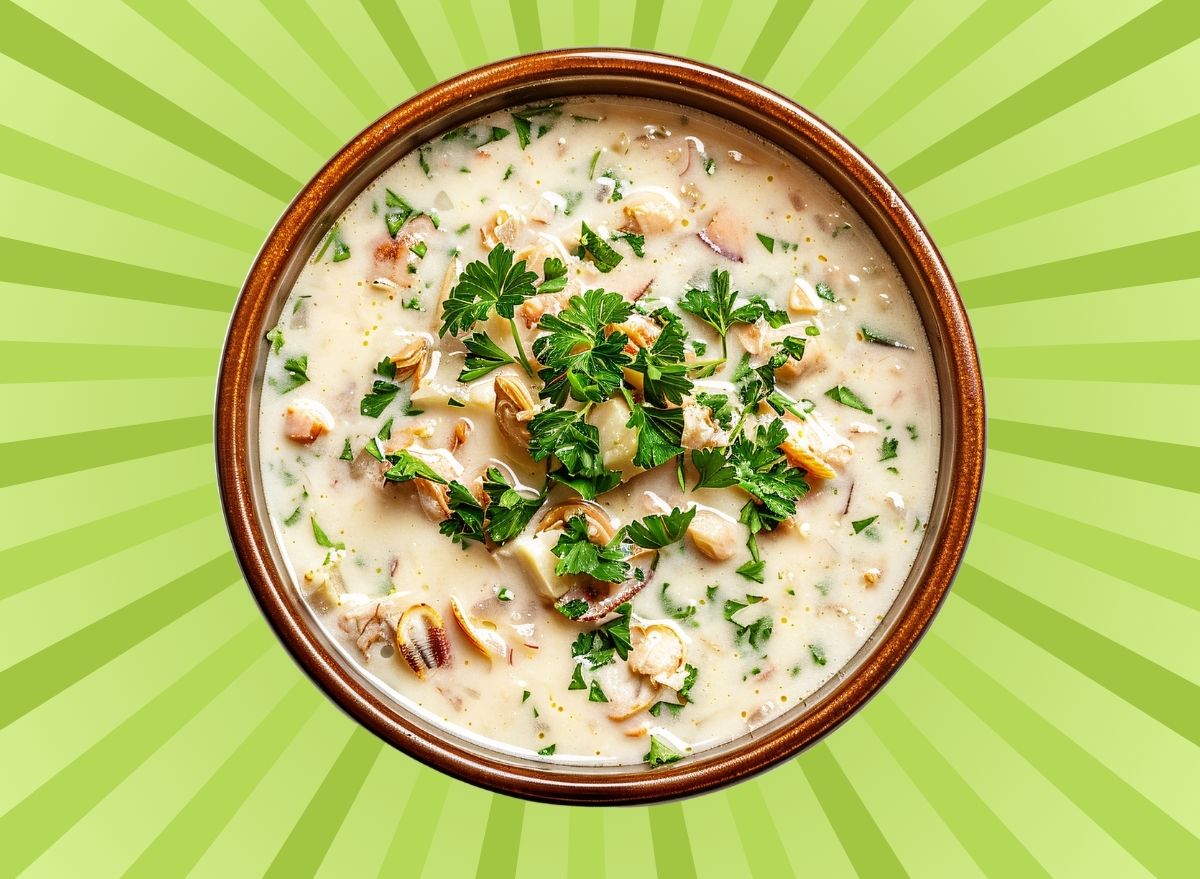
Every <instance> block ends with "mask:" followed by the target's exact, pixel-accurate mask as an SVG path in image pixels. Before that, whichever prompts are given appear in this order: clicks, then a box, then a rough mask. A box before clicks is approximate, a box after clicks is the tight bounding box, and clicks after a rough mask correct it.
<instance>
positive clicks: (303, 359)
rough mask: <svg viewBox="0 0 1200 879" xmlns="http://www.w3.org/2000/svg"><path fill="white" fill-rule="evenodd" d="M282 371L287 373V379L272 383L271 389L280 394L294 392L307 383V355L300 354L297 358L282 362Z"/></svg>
mask: <svg viewBox="0 0 1200 879" xmlns="http://www.w3.org/2000/svg"><path fill="white" fill-rule="evenodd" d="M283 371H284V372H286V373H287V379H286V380H285V381H280V382H272V387H274V388H275V390H277V391H279V393H281V394H287V393H290V392H291V391H294V390H296V388H298V387H300V386H301V385H303V384H307V383H308V355H307V354H301V355H300V356H299V357H289V358H288V359H287V360H285V361H284V362H283Z"/></svg>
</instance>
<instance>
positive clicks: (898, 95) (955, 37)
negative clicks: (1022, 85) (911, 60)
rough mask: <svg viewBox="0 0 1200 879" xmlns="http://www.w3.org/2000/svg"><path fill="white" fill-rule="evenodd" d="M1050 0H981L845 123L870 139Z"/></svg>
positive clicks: (853, 134)
mask: <svg viewBox="0 0 1200 879" xmlns="http://www.w3.org/2000/svg"><path fill="white" fill-rule="evenodd" d="M1047 2H1049V0H985V2H984V3H982V4H981V5H980V6H978V7H977V8H976V9H975V10H974V11H973V12H972V13H971V14H970V15H969V16H967V18H965V19H964V20H963V21H962V22H960V23H959V25H958V26H957V27H956V28H954V30H953V31H951V32H950V33H949V34H947V35H946V37H945V38H944V39H943V40H942V41H941V42H939V43H938V44H937V45H936V46H934V47H933V48H932V49H930V50H929V51H928V52H927V53H925V55H924V56H922V57H921V58H919V59H918V60H917V62H916V64H914V65H913V66H912V67H911V68H910V69H909V70H908V72H907V73H905V74H904V75H903V76H901V77H899V78H898V79H896V81H895V82H893V83H892V84H891V85H887V84H886V83H880V84H879V85H880V86H881V87H882V86H885V85H886V86H887V87H886V88H884V90H883V91H882V92H881V93H880V94H879V96H878V97H876V98H875V100H874V101H873V102H872V103H871V104H870V105H869V106H868V107H867V109H865V110H863V112H862V113H861V114H860V115H859V116H858V118H857V119H855V120H854V121H853V122H851V123H850V124H849V125H847V126H846V127H845V130H846V132H847V133H848V134H849V135H850V136H851V137H853V138H855V139H857V140H861V141H870V140H873V139H874V138H875V137H877V136H878V135H879V134H880V132H882V131H884V130H886V129H887V128H888V126H890V125H891V124H892V123H894V122H895V121H896V120H897V119H900V118H901V117H902V116H904V114H905V113H907V112H908V111H909V110H911V109H912V108H913V107H915V106H917V105H918V104H920V103H921V101H922V100H924V99H925V98H927V97H928V96H929V95H930V94H931V93H932V92H933V91H935V90H936V89H937V88H938V87H940V86H941V85H943V84H944V83H947V82H949V81H951V80H952V79H954V77H955V76H957V75H958V74H959V73H961V72H962V71H963V70H964V69H966V68H967V67H968V66H969V65H970V64H971V63H972V62H974V61H975V60H977V59H978V58H979V57H980V56H982V55H983V54H984V53H985V52H987V51H988V49H990V48H991V47H992V46H994V45H996V44H997V43H999V42H1000V41H1001V40H1002V39H1004V38H1005V37H1006V36H1008V35H1009V34H1010V33H1012V32H1013V31H1014V30H1015V29H1016V28H1017V27H1019V26H1020V25H1022V24H1024V23H1025V22H1026V21H1027V20H1028V19H1029V18H1030V17H1031V16H1032V15H1033V14H1034V13H1035V12H1037V11H1038V10H1039V9H1041V8H1042V7H1043V6H1045V5H1046V3H1047Z"/></svg>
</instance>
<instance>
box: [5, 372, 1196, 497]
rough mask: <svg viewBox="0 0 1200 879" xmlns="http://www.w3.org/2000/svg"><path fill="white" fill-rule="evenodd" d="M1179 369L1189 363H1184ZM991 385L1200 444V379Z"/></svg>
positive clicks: (1112, 432) (1020, 410)
mask: <svg viewBox="0 0 1200 879" xmlns="http://www.w3.org/2000/svg"><path fill="white" fill-rule="evenodd" d="M1112 353H1113V355H1118V352H1116V351H1114V352H1112ZM1118 356H1119V355H1118ZM1176 368H1177V369H1186V368H1187V367H1186V366H1184V365H1183V363H1182V362H1181V363H1180V364H1179V366H1177V367H1176ZM987 390H988V415H989V416H990V417H991V418H993V419H995V420H999V421H1005V420H1009V419H1011V420H1013V421H1015V422H1018V423H1021V424H1028V425H1036V426H1046V427H1054V428H1065V429H1069V430H1074V429H1077V428H1079V429H1083V430H1086V431H1088V432H1090V433H1100V434H1106V435H1109V436H1112V437H1118V438H1122V439H1135V440H1143V441H1161V442H1166V443H1172V444H1175V445H1182V446H1191V447H1200V419H1186V418H1180V417H1179V412H1181V411H1183V412H1190V411H1196V408H1197V407H1200V383H1198V384H1195V385H1178V384H1175V385H1169V384H1140V385H1133V386H1131V385H1129V384H1118V383H1111V384H1110V383H1108V382H1098V381H1093V382H1086V381H1085V382H1081V381H1062V380H1059V379H1056V378H1053V377H1052V376H1046V377H1045V378H1044V379H1041V380H1036V379H1024V378H991V379H989V381H988V388H987ZM0 399H2V395H0ZM1198 453H1200V448H1198ZM1114 463H1115V466H1118V467H1121V468H1122V470H1121V472H1122V474H1127V473H1129V472H1131V470H1130V468H1131V465H1132V466H1136V467H1138V468H1139V469H1140V464H1134V462H1133V461H1130V460H1126V461H1121V462H1114ZM1135 472H1136V471H1135Z"/></svg>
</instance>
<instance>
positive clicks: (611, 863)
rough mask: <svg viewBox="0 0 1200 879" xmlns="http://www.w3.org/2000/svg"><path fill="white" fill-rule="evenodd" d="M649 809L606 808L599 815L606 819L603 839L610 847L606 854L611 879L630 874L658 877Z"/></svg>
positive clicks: (606, 866) (606, 873) (603, 857)
mask: <svg viewBox="0 0 1200 879" xmlns="http://www.w3.org/2000/svg"><path fill="white" fill-rule="evenodd" d="M648 811H649V810H648V809H645V808H639V809H606V810H604V811H603V813H602V814H601V815H600V816H599V820H601V821H603V822H604V838H605V840H607V841H608V847H607V848H606V849H605V850H604V852H603V855H602V856H601V854H600V853H599V852H597V855H596V859H597V860H603V862H604V874H605V875H606V876H608V877H610V879H619V877H624V876H631V877H633V879H639V877H642V876H657V875H658V874H657V871H656V870H655V859H654V842H653V839H652V837H651V835H650V818H649V815H648V814H647V813H648Z"/></svg>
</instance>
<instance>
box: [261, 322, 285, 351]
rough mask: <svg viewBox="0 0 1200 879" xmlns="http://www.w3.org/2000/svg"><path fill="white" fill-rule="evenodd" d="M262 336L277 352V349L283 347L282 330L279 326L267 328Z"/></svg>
mask: <svg viewBox="0 0 1200 879" xmlns="http://www.w3.org/2000/svg"><path fill="white" fill-rule="evenodd" d="M263 338H265V339H266V340H267V341H268V342H270V343H271V350H272V351H273V352H274V353H276V354H278V353H279V349H280V348H282V347H283V330H281V329H280V328H279V327H274V328H272V329H269V330H267V334H266V336H264V337H263Z"/></svg>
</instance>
